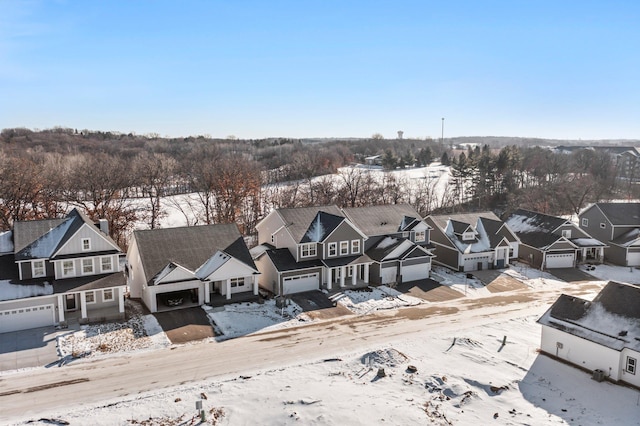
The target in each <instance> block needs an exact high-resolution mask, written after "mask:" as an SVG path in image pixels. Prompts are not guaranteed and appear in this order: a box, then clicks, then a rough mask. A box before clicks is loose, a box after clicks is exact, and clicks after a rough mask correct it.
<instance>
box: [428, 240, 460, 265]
mask: <svg viewBox="0 0 640 426" xmlns="http://www.w3.org/2000/svg"><path fill="white" fill-rule="evenodd" d="M435 247H436V248H435V250H434V254H435V255H436V258H435V259H434V262H435V263H439V264H442V265H446V266H448V267H450V268H453V269H455V270H457V269H458V267H459V264H458V258H459V254H460V252H459V251H458V250H456V249H452V248H449V247H444V246H441V245H439V244H435Z"/></svg>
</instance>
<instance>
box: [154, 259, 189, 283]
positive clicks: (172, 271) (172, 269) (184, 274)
mask: <svg viewBox="0 0 640 426" xmlns="http://www.w3.org/2000/svg"><path fill="white" fill-rule="evenodd" d="M193 279H196V276H195V274H194V273H193V272H192V271H189V270H188V269H186V268H185V267H183V266H180V265H177V264H175V263H169V264H167V265H166V266H165V267H164V268H163V269H162V270H161V271H160V272H159V273H158V275H156V276H155V277H153V279H151V282H150V283H151V284H152V285H162V284H168V283H172V282H180V281H187V280H193Z"/></svg>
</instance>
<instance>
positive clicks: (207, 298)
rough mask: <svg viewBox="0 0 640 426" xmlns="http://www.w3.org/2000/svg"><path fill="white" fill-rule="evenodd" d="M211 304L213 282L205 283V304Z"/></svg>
mask: <svg viewBox="0 0 640 426" xmlns="http://www.w3.org/2000/svg"><path fill="white" fill-rule="evenodd" d="M209 302H211V282H210V281H205V282H204V303H209Z"/></svg>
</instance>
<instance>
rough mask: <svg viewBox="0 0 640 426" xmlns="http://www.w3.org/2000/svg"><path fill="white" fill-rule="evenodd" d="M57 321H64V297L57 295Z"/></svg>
mask: <svg viewBox="0 0 640 426" xmlns="http://www.w3.org/2000/svg"><path fill="white" fill-rule="evenodd" d="M58 321H59V322H63V321H64V295H63V294H59V295H58Z"/></svg>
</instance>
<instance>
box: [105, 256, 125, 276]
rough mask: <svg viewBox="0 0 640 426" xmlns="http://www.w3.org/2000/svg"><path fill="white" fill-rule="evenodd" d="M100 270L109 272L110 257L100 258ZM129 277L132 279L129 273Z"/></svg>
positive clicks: (111, 264)
mask: <svg viewBox="0 0 640 426" xmlns="http://www.w3.org/2000/svg"><path fill="white" fill-rule="evenodd" d="M100 270H101V271H102V272H109V271H112V270H113V262H112V261H111V258H110V257H102V258H100ZM131 279H133V275H131Z"/></svg>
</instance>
